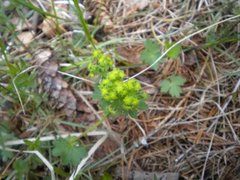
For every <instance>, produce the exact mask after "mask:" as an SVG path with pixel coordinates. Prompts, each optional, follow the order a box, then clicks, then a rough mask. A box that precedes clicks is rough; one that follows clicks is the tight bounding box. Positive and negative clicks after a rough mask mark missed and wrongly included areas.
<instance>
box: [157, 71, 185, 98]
mask: <svg viewBox="0 0 240 180" xmlns="http://www.w3.org/2000/svg"><path fill="white" fill-rule="evenodd" d="M185 82H186V79H185V78H183V77H182V76H177V75H172V76H170V77H169V78H168V79H165V80H163V81H162V82H161V84H160V88H161V89H160V90H161V92H163V93H169V94H170V95H171V96H173V97H179V96H180V94H181V92H182V86H183V85H184V83H185Z"/></svg>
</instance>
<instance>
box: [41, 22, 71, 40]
mask: <svg viewBox="0 0 240 180" xmlns="http://www.w3.org/2000/svg"><path fill="white" fill-rule="evenodd" d="M39 28H40V29H41V30H42V31H43V33H44V34H45V35H46V36H47V37H50V38H52V37H54V36H55V35H56V34H57V33H59V34H63V33H65V32H67V31H66V30H65V28H64V27H63V25H61V24H58V25H57V23H56V22H55V21H54V20H53V19H50V18H46V19H44V21H43V22H42V24H40V25H39Z"/></svg>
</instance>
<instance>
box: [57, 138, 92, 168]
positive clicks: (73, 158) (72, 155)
mask: <svg viewBox="0 0 240 180" xmlns="http://www.w3.org/2000/svg"><path fill="white" fill-rule="evenodd" d="M53 145H54V148H53V149H52V154H53V156H56V157H60V159H61V162H62V164H63V165H77V164H78V163H79V162H80V160H81V159H82V158H84V157H85V156H86V155H87V151H86V148H85V147H84V146H82V145H80V144H79V143H78V138H77V137H73V136H69V137H68V138H66V139H63V138H59V139H57V140H55V141H54V142H53Z"/></svg>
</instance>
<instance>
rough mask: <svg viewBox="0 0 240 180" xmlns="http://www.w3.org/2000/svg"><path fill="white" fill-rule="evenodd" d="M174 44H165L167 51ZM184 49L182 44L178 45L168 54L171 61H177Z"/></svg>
mask: <svg viewBox="0 0 240 180" xmlns="http://www.w3.org/2000/svg"><path fill="white" fill-rule="evenodd" d="M173 45H174V43H170V42H168V41H167V42H166V43H165V47H166V48H167V49H169V48H170V47H171V46H173ZM181 50H182V47H181V45H180V44H177V45H176V46H175V47H174V48H172V49H171V50H170V51H169V52H168V53H167V57H168V58H171V59H176V58H177V57H179V55H180V53H181Z"/></svg>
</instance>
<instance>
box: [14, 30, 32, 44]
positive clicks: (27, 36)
mask: <svg viewBox="0 0 240 180" xmlns="http://www.w3.org/2000/svg"><path fill="white" fill-rule="evenodd" d="M17 37H18V39H19V40H20V41H21V43H22V44H24V45H25V46H26V47H28V45H29V44H30V42H31V41H32V40H33V39H34V37H35V33H34V32H32V31H26V32H22V33H21V34H19V35H18V36H17Z"/></svg>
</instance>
